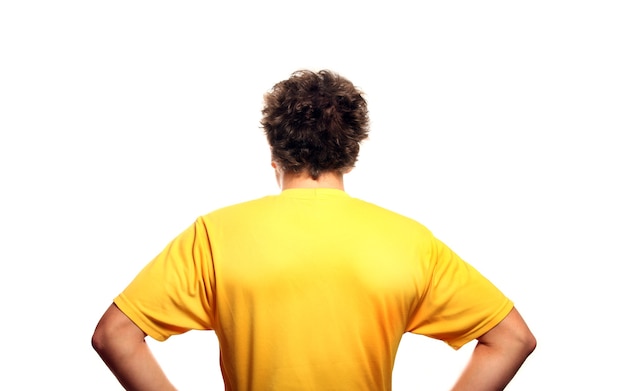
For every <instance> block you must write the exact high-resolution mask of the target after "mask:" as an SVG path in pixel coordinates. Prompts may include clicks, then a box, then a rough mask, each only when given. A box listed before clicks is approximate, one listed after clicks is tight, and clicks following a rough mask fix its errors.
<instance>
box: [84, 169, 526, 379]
mask: <svg viewBox="0 0 626 391" xmlns="http://www.w3.org/2000/svg"><path fill="white" fill-rule="evenodd" d="M272 167H274V170H275V172H276V181H277V183H278V186H279V187H280V188H281V189H283V190H286V189H291V188H334V189H339V190H344V185H343V175H342V174H340V173H324V174H322V175H321V176H320V177H319V178H318V179H317V180H314V179H312V178H311V177H310V176H308V175H306V174H293V173H285V172H283V170H281V169H280V167H279V166H278V165H277V164H276V163H274V162H272ZM145 337H146V334H145V333H144V332H143V331H142V330H141V329H140V328H139V327H137V325H135V324H134V323H133V322H132V321H131V320H130V319H129V318H128V317H127V316H126V315H125V314H124V313H123V312H122V311H121V310H120V309H119V308H117V306H115V304H111V306H110V307H109V308H108V309H107V311H106V312H105V313H104V315H103V316H102V318H101V319H100V322H98V325H97V326H96V329H95V331H94V334H93V337H92V346H93V347H94V349H95V350H96V352H97V353H98V354H99V355H100V357H101V358H102V360H103V361H104V362H105V363H106V365H107V366H108V367H109V369H110V370H111V372H113V374H114V375H115V376H116V377H117V379H118V380H119V382H120V383H121V384H122V386H123V387H124V388H125V389H126V390H131V391H143V390H146V391H147V390H151V391H156V390H158V391H171V390H176V388H175V387H174V386H173V385H172V383H171V382H170V381H169V380H168V379H167V377H166V375H165V373H164V372H163V370H162V369H161V367H160V366H159V364H158V362H157V361H156V359H155V358H154V356H153V355H152V352H151V351H150V348H149V347H148V345H147V343H146V341H145ZM535 346H536V340H535V337H534V336H533V334H532V333H531V331H530V330H529V328H528V326H527V325H526V323H525V322H524V319H523V318H522V317H521V315H520V314H519V312H518V311H517V309H515V308H513V310H512V311H511V312H510V313H509V315H507V316H506V317H505V318H504V319H503V320H502V321H501V322H500V323H499V324H498V325H496V326H495V327H494V328H493V329H491V330H490V331H488V332H487V333H486V334H484V335H482V336H481V337H479V338H477V344H476V347H475V349H474V352H473V354H472V356H471V357H470V360H469V362H468V364H467V366H466V368H465V370H464V371H463V372H462V373H461V375H460V376H459V378H458V380H457V382H456V384H455V385H454V387H453V388H452V391H470V390H471V391H496V390H503V389H504V388H505V387H506V385H507V384H508V383H509V382H510V381H511V379H513V377H514V376H515V374H516V373H517V371H518V370H519V368H520V367H521V365H522V364H523V363H524V361H525V360H526V358H527V357H528V356H529V355H530V354H531V353H532V352H533V350H534V349H535Z"/></svg>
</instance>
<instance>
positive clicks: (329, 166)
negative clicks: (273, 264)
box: [261, 70, 369, 179]
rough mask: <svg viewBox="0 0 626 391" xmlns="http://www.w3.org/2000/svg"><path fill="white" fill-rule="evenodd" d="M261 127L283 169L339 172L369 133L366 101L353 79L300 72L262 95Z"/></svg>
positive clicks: (315, 173)
mask: <svg viewBox="0 0 626 391" xmlns="http://www.w3.org/2000/svg"><path fill="white" fill-rule="evenodd" d="M264 100H265V105H264V107H263V110H262V114H263V117H262V120H261V125H262V126H263V129H264V131H265V135H266V136H267V141H268V142H269V145H270V149H271V153H272V159H273V160H274V161H275V162H276V163H277V164H278V165H279V166H280V167H281V168H282V169H283V170H285V171H289V172H292V173H301V172H303V171H305V170H306V171H308V174H309V175H310V176H311V177H312V178H313V179H318V178H319V176H320V174H322V173H324V172H329V171H333V172H340V173H344V172H346V171H348V170H350V169H351V168H352V167H354V164H355V163H356V161H357V157H358V154H359V149H360V143H361V141H363V140H364V139H366V138H367V136H368V132H369V115H368V110H367V102H366V100H365V98H364V97H363V93H362V92H361V91H360V90H359V89H357V88H356V87H355V86H354V85H353V84H352V82H350V81H349V80H347V79H345V78H344V77H342V76H340V75H338V74H336V73H334V72H332V71H329V70H321V71H319V72H313V71H309V70H299V71H296V72H294V73H292V74H291V77H290V78H289V79H287V80H283V81H281V82H279V83H277V84H276V85H274V87H273V88H272V89H271V90H270V91H269V92H267V93H266V94H265V96H264Z"/></svg>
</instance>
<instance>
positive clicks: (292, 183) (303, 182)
mask: <svg viewBox="0 0 626 391" xmlns="http://www.w3.org/2000/svg"><path fill="white" fill-rule="evenodd" d="M278 182H279V185H280V187H281V189H282V190H287V189H297V188H304V189H315V188H326V189H338V190H344V188H343V174H340V173H336V172H325V173H322V174H321V175H320V176H319V177H318V178H317V179H313V178H311V177H310V176H309V175H308V174H306V173H300V174H291V173H282V175H281V177H280V178H278Z"/></svg>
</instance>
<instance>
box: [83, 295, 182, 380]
mask: <svg viewBox="0 0 626 391" xmlns="http://www.w3.org/2000/svg"><path fill="white" fill-rule="evenodd" d="M145 337H146V335H145V334H144V332H143V331H142V330H141V329H140V328H139V327H137V325H135V323H133V322H132V321H131V320H130V319H129V318H128V317H127V316H126V315H125V314H124V313H123V312H122V311H121V310H120V309H119V308H117V306H116V305H115V304H111V306H110V307H109V308H108V309H107V311H106V312H105V313H104V315H103V316H102V319H100V322H98V325H97V326H96V330H95V331H94V334H93V337H92V338H91V344H92V346H93V348H94V349H95V350H96V352H98V354H99V355H100V357H101V358H102V360H103V361H104V362H105V363H106V365H107V366H108V367H109V369H110V370H111V372H113V374H114V375H115V377H117V379H118V380H119V382H120V383H121V384H122V386H123V387H124V389H126V390H133V391H140V390H159V391H161V390H162V391H170V390H175V388H174V386H173V385H172V384H171V383H170V382H169V380H168V379H167V377H166V376H165V374H164V373H163V370H162V369H161V367H160V366H159V364H158V363H157V361H156V360H155V358H154V356H153V355H152V352H151V351H150V348H149V347H148V345H147V344H146V341H145Z"/></svg>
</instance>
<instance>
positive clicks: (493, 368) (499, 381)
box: [452, 342, 529, 391]
mask: <svg viewBox="0 0 626 391" xmlns="http://www.w3.org/2000/svg"><path fill="white" fill-rule="evenodd" d="M528 354H529V353H528ZM528 354H527V353H525V352H524V351H522V350H519V351H511V350H504V349H498V348H497V347H493V346H489V345H487V344H484V343H481V342H479V343H478V344H477V345H476V348H475V349H474V352H473V353H472V356H471V358H470V361H469V362H468V364H467V366H466V367H465V370H464V371H463V373H462V374H461V376H460V377H459V379H458V381H457V383H456V384H455V385H454V387H453V388H452V391H470V390H471V391H498V390H503V389H504V388H505V387H506V385H507V384H508V383H509V382H510V381H511V379H513V376H515V374H516V373H517V371H518V369H519V368H520V367H521V365H522V364H523V363H524V360H525V359H526V357H527V356H528Z"/></svg>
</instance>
